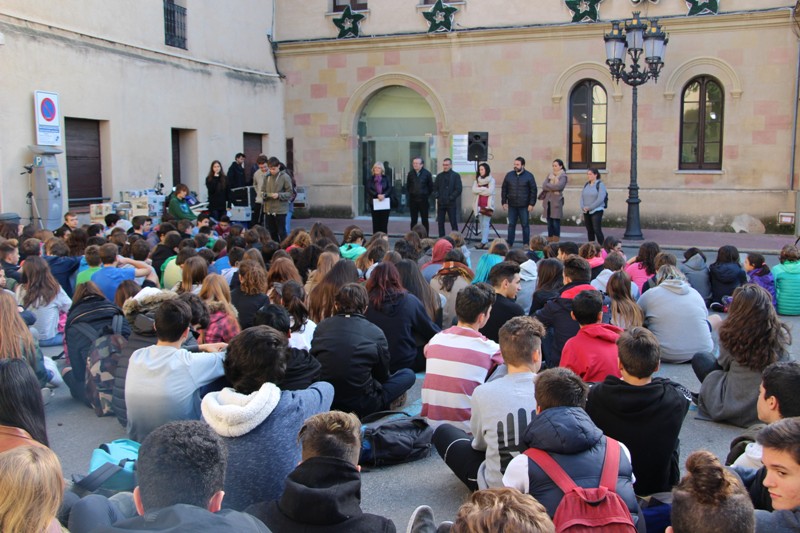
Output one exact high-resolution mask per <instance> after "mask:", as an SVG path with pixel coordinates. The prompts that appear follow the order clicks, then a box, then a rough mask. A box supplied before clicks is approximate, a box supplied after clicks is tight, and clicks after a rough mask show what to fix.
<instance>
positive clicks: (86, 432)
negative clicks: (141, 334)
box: [46, 219, 800, 530]
mask: <svg viewBox="0 0 800 533" xmlns="http://www.w3.org/2000/svg"><path fill="white" fill-rule="evenodd" d="M324 222H325V223H328V224H329V225H330V226H331V227H332V228H333V229H334V231H336V232H341V230H342V229H344V227H345V226H347V225H349V224H352V223H354V222H353V221H350V220H324ZM355 223H357V224H360V225H361V226H362V227H363V228H366V229H369V227H370V222H369V220H357V221H356V222H355ZM297 224H298V225H301V224H302V225H305V226H306V227H310V225H311V223H310V221H307V220H306V221H297ZM407 228H408V221H407V219H405V220H392V221H390V233H392V234H401V233H403V232H404V231H406V229H407ZM531 229H532V232H540V231H543V230H544V228H543V226H533V227H532V228H531ZM581 229H582V228H564V230H563V232H562V239H564V240H566V239H572V240H575V241H578V242H583V241H584V240H585V235H584V233H583V232H582V231H581ZM498 230H500V232H501V235H503V234H504V233H505V228H501V227H498ZM622 233H623V231H622V230H621V229H620V230H615V229H611V230H609V231H608V234H611V235H618V236H621V235H622ZM645 237H646V238H648V239H652V240H655V241H657V242H659V243H660V244H662V245H663V247H664V248H666V249H669V250H673V251H676V252H677V251H679V250H680V249H685V248H686V247H689V246H699V247H701V248H704V249H706V250H716V249H717V248H718V247H719V246H721V245H722V244H734V245H736V246H737V247H739V249H740V250H741V251H743V252H744V251H754V250H761V251H764V252H766V253H767V254H768V258H767V260H768V263H769V264H775V262H776V257H774V255H775V254H776V253H777V250H779V249H780V247H781V246H783V245H784V244H786V243H789V242H793V241H794V239H793V238H791V237H790V236H772V235H766V236H764V235H761V236H755V235H744V234H739V235H736V234H732V233H730V234H729V233H710V232H676V231H661V230H647V231H645ZM637 246H638V243H635V242H628V243H626V249H625V252H626V253H627V254H628V255H629V256H630V255H631V254H635V250H636V247H637ZM481 253H483V252H480V251H475V252H473V256H472V259H473V261H474V262H475V263H477V260H478V257H479V256H480V254H481ZM713 255H714V254H711V256H710V257H709V261H713ZM784 320H785V321H786V322H788V323H789V324H790V325H791V326H792V327H793V329H795V330H796V328H797V326H798V324H800V318H790V317H785V318H784ZM47 350H48V351H46V354H47V355H55V354H56V353H57V352H58V350H56V351H55V352H54V351H53V349H47ZM792 356H793V357H794V358H797V357H798V344H797V343H796V344H795V345H793V346H792ZM660 375H663V376H667V377H670V378H672V379H674V380H676V381H678V382H680V383H683V384H684V385H686V386H687V387H689V388H690V389H691V390H694V391H696V390H698V389H699V383H698V382H697V380H696V378H695V377H694V374H693V373H692V370H691V368H690V367H689V366H688V365H672V364H665V365H663V367H662V369H661V371H660ZM420 386H421V379H418V380H417V384H416V387H415V388H414V389H413V390H412V391H411V393H410V394H409V399H408V404H407V405H409V407H411V408H412V409H415V408H418V404H419V396H420ZM46 411H47V426H48V432H49V437H50V442H51V447H52V448H53V450H54V451H55V452H56V453H57V454H58V456H59V458H60V459H61V462H62V466H63V469H64V473H65V475H66V476H68V477H69V476H70V475H72V474H75V473H85V472H86V469H87V467H88V461H89V456H90V453H91V450H92V449H93V448H94V447H96V446H97V445H98V444H100V443H102V442H107V441H109V440H113V439H116V438H123V437H124V436H125V434H124V431H123V429H122V427H121V426H120V425H119V423H118V422H117V420H116V419H115V418H113V417H108V418H96V417H95V416H94V414H93V412H92V411H91V410H89V409H87V408H86V407H83V406H82V405H79V404H78V403H77V402H74V401H73V400H72V399H71V398H70V396H69V393H68V391H67V390H66V388H64V387H61V388H59V389H56V390H55V392H54V395H53V397H52V398H51V401H50V403H49V405H48V406H47V408H46ZM696 414H697V411H696V410H691V411H689V414H688V415H687V417H686V420H685V422H684V426H683V431H682V432H681V442H682V446H681V456H682V461H683V460H684V459H685V458H686V456H687V455H688V454H689V453H691V452H692V451H694V450H698V449H707V450H710V451H712V452H713V453H715V454H716V455H717V456H719V457H721V458H724V457H725V455H726V453H727V450H728V443H729V442H730V440H731V439H732V438H733V437H734V436H736V435H737V434H738V433H739V432H740V430H739V429H738V428H735V427H731V426H725V425H721V424H716V423H712V422H706V421H701V420H697V419H696ZM362 479H363V489H362V498H363V507H364V509H365V510H366V511H369V512H373V513H377V514H382V515H384V516H388V517H390V518H392V519H393V520H394V521H395V523H396V524H397V526H398V529H400V530H403V528H405V525H406V523H407V521H408V518H409V516H410V515H411V513H412V511H413V510H414V508H415V507H416V506H418V505H421V504H427V505H430V506H431V507H432V508H433V510H434V512H435V513H436V517H437V519H440V520H444V519H448V518H452V517H453V516H455V513H456V511H457V509H458V507H459V506H460V505H461V503H463V501H464V500H465V498H466V497H467V495H468V492H467V490H466V489H465V488H464V487H463V486H462V485H461V483H460V482H459V481H458V480H457V479H456V477H455V476H454V475H452V474H451V473H450V471H449V469H448V468H447V467H446V466H445V465H444V463H443V461H442V460H441V459H440V458H439V457H438V456H437V455H436V453H435V452H434V453H433V455H432V456H431V457H429V458H427V459H425V460H421V461H418V462H416V463H410V464H406V465H400V466H394V467H388V468H383V469H376V470H373V471H365V472H364V473H363V476H362Z"/></svg>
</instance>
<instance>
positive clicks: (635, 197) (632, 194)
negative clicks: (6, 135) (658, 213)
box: [624, 85, 644, 241]
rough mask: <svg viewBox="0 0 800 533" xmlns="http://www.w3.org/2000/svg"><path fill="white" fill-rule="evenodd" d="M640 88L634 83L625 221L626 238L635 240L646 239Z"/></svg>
mask: <svg viewBox="0 0 800 533" xmlns="http://www.w3.org/2000/svg"><path fill="white" fill-rule="evenodd" d="M638 115H639V88H638V86H636V85H633V104H632V106H631V181H630V185H628V200H627V203H628V220H627V221H626V223H625V235H624V238H626V239H628V240H633V241H641V240H644V235H642V228H641V224H640V221H639V204H640V203H641V200H640V199H639V183H638V175H637V174H638V169H637V167H638V164H639V161H638V144H639V116H638Z"/></svg>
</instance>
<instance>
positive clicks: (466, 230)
mask: <svg viewBox="0 0 800 533" xmlns="http://www.w3.org/2000/svg"><path fill="white" fill-rule="evenodd" d="M481 216H482V217H485V216H486V215H481ZM489 230H490V231H489V233H491V232H492V231H494V234H495V235H497V238H498V239H500V238H501V237H500V233H499V232H498V231H497V228H495V227H494V224H492V221H491V220H489ZM461 235H463V236H464V240H465V241H469V240H470V239H471V240H474V241H475V240H478V235H480V226H479V225H478V216H477V215H476V214H475V211H474V210H473V211H472V212H471V213H470V214H469V218H467V222H466V223H465V224H464V227H463V228H462V229H461ZM486 237H487V238H488V237H489V236H488V235H487V236H486Z"/></svg>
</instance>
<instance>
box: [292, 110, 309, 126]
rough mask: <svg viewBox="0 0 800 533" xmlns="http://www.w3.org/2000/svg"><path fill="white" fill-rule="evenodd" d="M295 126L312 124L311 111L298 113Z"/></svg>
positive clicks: (295, 117)
mask: <svg viewBox="0 0 800 533" xmlns="http://www.w3.org/2000/svg"><path fill="white" fill-rule="evenodd" d="M294 124H295V126H309V125H310V124H311V113H298V114H297V115H295V116H294Z"/></svg>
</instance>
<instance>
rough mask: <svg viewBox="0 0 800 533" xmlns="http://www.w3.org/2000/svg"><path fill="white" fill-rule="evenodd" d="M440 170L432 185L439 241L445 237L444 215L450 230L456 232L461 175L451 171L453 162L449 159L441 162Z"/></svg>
mask: <svg viewBox="0 0 800 533" xmlns="http://www.w3.org/2000/svg"><path fill="white" fill-rule="evenodd" d="M442 169H443V170H442V171H441V172H439V174H437V175H436V182H435V183H434V185H433V197H434V198H436V200H437V202H438V204H439V207H438V210H437V215H436V221H437V222H438V223H439V238H440V239H441V238H442V237H444V236H445V233H444V217H445V215H447V216H448V218H450V228H451V229H452V230H453V231H458V222H457V220H456V215H457V214H458V213H457V211H458V199H459V198H461V174H459V173H458V172H454V171H453V161H452V160H451V159H450V158H447V159H445V160H444V161H442Z"/></svg>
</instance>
